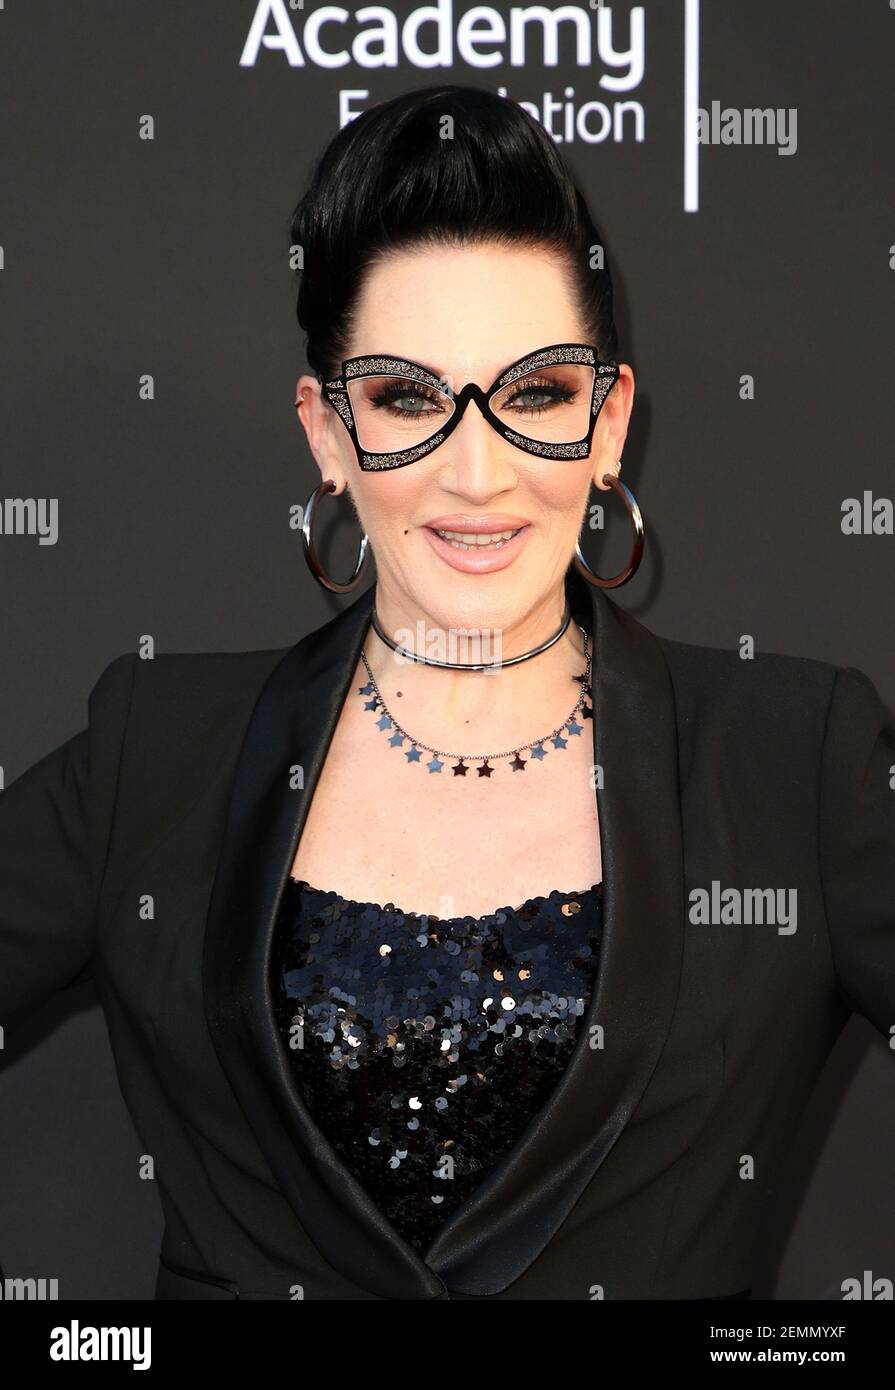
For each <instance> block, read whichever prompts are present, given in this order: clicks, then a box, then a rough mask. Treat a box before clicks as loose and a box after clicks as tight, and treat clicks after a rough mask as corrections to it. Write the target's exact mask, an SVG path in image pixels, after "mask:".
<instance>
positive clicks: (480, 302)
mask: <svg viewBox="0 0 895 1390" xmlns="http://www.w3.org/2000/svg"><path fill="white" fill-rule="evenodd" d="M291 240H292V243H293V245H300V246H301V247H302V250H303V260H304V268H303V270H302V272H301V274H300V289H299V298H298V313H299V319H300V322H301V324H302V327H303V328H304V329H305V331H306V332H307V335H308V360H309V363H310V366H311V369H312V370H311V372H310V373H309V374H308V375H306V376H303V377H302V378H301V379H300V381H299V382H298V389H297V393H296V404H297V408H298V415H299V419H300V420H301V423H302V425H303V427H304V429H305V431H306V434H307V438H308V442H309V444H310V448H311V451H312V453H313V456H314V459H315V461H316V464H317V467H318V468H319V471H320V475H321V481H320V484H319V486H318V488H317V489H316V491H315V493H314V494H313V496H312V499H311V501H310V502H309V505H308V507H307V508H306V511H305V516H304V543H305V548H306V555H307V558H308V561H309V564H310V567H311V571H312V573H313V574H314V575H315V576H316V578H318V579H319V580H320V582H322V583H324V584H325V585H326V586H327V587H329V588H332V589H336V590H341V591H343V592H351V591H352V590H353V589H355V588H357V586H358V581H359V580H360V579H361V578H362V577H363V576H365V574H366V571H367V568H368V565H369V558H370V556H369V550H372V553H373V555H374V556H375V560H376V581H375V584H374V585H373V586H372V587H368V588H367V589H365V590H364V591H363V592H360V590H359V589H358V593H359V596H354V597H353V598H352V599H351V600H350V601H349V603H348V605H347V606H346V607H344V608H343V609H342V611H341V612H339V613H338V615H337V616H335V617H333V618H332V619H331V620H330V621H329V622H327V623H326V624H325V625H324V626H323V627H321V628H319V629H318V630H317V631H315V632H312V633H311V634H310V635H308V636H307V637H305V638H303V639H302V640H301V641H300V642H298V643H297V644H296V645H295V646H293V647H290V648H289V649H287V650H285V651H283V650H276V651H262V652H247V653H244V654H236V655H224V654H214V655H209V656H196V655H190V656H162V657H160V658H157V659H156V660H154V661H152V662H142V661H139V660H138V659H137V658H136V657H135V656H133V655H124V656H121V657H119V658H118V659H117V660H116V661H114V662H112V664H111V665H110V666H109V668H108V669H107V670H106V671H105V672H104V673H103V675H102V677H101V678H100V680H99V682H98V684H97V686H96V687H95V689H94V691H93V693H92V696H91V702H90V723H89V728H88V729H86V730H85V731H84V732H83V733H82V734H80V735H78V736H77V737H76V738H74V739H72V740H71V741H70V742H69V743H68V744H66V745H64V746H63V747H62V748H60V749H58V750H57V751H56V752H55V753H53V754H51V755H50V756H49V757H48V758H46V759H44V761H43V762H42V763H39V764H38V765H37V766H36V767H34V768H32V769H31V770H30V771H29V772H28V773H27V774H26V775H25V776H23V777H22V778H20V779H19V781H18V782H17V783H15V785H14V786H13V787H12V788H11V789H10V790H9V791H8V792H7V793H6V796H5V799H4V801H3V803H2V837H0V854H2V864H0V870H2V872H0V882H2V884H3V890H2V892H3V913H2V931H0V1003H2V1015H3V1018H4V1020H6V1021H8V1020H10V1019H14V1018H17V1017H19V1016H21V1014H22V1013H23V1012H25V1011H26V1009H27V1008H29V1007H31V1006H32V1005H33V1004H34V1003H35V1002H36V1001H37V1000H38V999H39V998H41V997H42V996H44V995H46V994H47V993H48V992H49V991H50V990H52V989H53V988H58V987H61V986H62V985H64V984H65V983H66V982H68V981H69V980H70V979H72V978H73V977H74V976H75V975H77V974H78V973H79V972H83V971H84V970H86V969H88V968H91V966H92V970H93V973H94V976H95V979H96V983H97V988H98V991H99V994H100V997H101V1000H102V1003H103V1006H104V1009H105V1012H106V1016H107V1019H108V1022H109V1028H110V1034H111V1038H112V1044H113V1047H114V1049H115V1054H116V1060H117V1064H118V1069H119V1075H120V1077H121V1081H122V1086H123V1090H124V1093H125V1096H126V1098H127V1101H128V1105H129V1107H130V1109H131V1112H132V1114H133V1116H134V1120H135V1123H136V1124H137V1127H138V1129H139V1132H140V1134H141V1137H142V1139H143V1141H144V1143H145V1144H146V1146H147V1152H151V1153H152V1154H153V1156H154V1158H155V1164H156V1175H157V1177H158V1181H159V1190H160V1193H161V1197H162V1202H163V1206H164V1212H165V1219H166V1229H165V1237H164V1244H163V1250H162V1257H161V1264H160V1272H159V1279H158V1285H157V1297H159V1298H274V1299H276V1298H296V1297H304V1298H313V1299H337V1298H352V1299H353V1298H409V1299H436V1298H441V1299H444V1298H487V1297H498V1298H519V1299H532V1298H562V1299H595V1298H610V1299H622V1298H651V1299H669V1298H737V1297H739V1298H743V1297H748V1296H749V1292H750V1290H751V1288H752V1285H753V1280H754V1278H755V1274H756V1267H757V1266H756V1261H757V1259H758V1253H759V1247H758V1241H757V1235H756V1233H757V1230H758V1228H759V1217H760V1216H761V1214H762V1212H763V1210H764V1209H765V1207H766V1205H767V1203H768V1199H769V1198H770V1197H771V1196H772V1195H773V1193H774V1191H775V1184H776V1183H777V1180H778V1177H779V1174H780V1170H781V1165H782V1161H783V1158H784V1156H785V1154H786V1151H787V1149H788V1147H789V1145H790V1142H791V1140H792V1138H793V1135H794V1133H795V1131H796V1126H797V1123H798V1118H799V1114H800V1111H801V1109H802V1107H803V1105H804V1103H805V1101H806V1100H807V1097H808V1095H809V1093H810V1091H811V1088H812V1086H813V1084H814V1081H815V1079H816V1077H817V1075H818V1073H819V1072H820V1070H821V1068H822V1067H823V1064H824V1061H825V1059H826V1057H827V1055H828V1054H829V1052H830V1050H831V1048H832V1046H833V1044H834V1042H835V1040H836V1037H837V1034H838V1032H839V1031H840V1029H841V1028H842V1026H843V1024H844V1022H845V1021H846V1019H847V1018H848V1016H849V1013H850V1011H851V1010H853V1009H857V1010H859V1011H860V1012H861V1013H863V1014H864V1015H865V1016H866V1017H867V1018H869V1019H870V1020H871V1021H872V1022H873V1023H874V1024H875V1025H876V1027H878V1028H879V1029H880V1030H881V1031H882V1032H883V1033H884V1034H886V1035H888V1032H889V1029H890V1027H891V1026H892V1024H893V1023H895V908H893V903H895V810H893V809H892V808H893V799H892V796H891V791H890V789H889V768H890V765H891V764H893V763H895V736H893V728H892V723H891V720H890V718H889V716H888V713H887V711H886V709H885V707H884V706H883V704H882V702H881V701H880V699H879V696H878V695H877V693H876V690H875V689H874V687H873V685H872V683H871V682H870V681H869V680H868V678H867V677H866V676H865V675H863V674H862V673H861V672H860V671H856V670H854V669H850V668H849V669H842V668H837V667H833V666H830V665H827V664H825V663H822V662H817V661H811V660H806V659H798V658H790V657H785V656H777V655H767V654H766V655H759V656H757V657H756V658H755V659H754V660H753V661H748V662H745V661H741V660H740V659H739V657H738V655H736V654H735V653H732V652H726V651H720V650H714V649H710V648H706V647H700V646H695V645H692V644H688V643H681V642H675V641H671V640H669V639H665V638H661V637H658V636H656V635H654V634H653V633H651V632H650V631H649V630H648V629H646V628H645V627H644V626H642V625H641V624H640V623H638V622H636V621H635V620H634V619H633V618H631V617H630V616H628V615H627V614H626V613H625V612H624V610H623V609H621V608H620V607H618V606H617V605H615V604H614V603H613V602H612V601H611V600H610V599H609V598H608V597H607V595H606V594H605V592H604V589H605V588H606V587H611V586H613V585H616V584H617V583H620V582H623V580H624V579H625V578H626V577H628V576H629V575H630V573H633V571H634V569H635V568H636V564H637V561H638V559H639V553H640V548H641V543H642V540H641V529H642V528H641V521H640V514H639V511H638V509H637V505H636V502H635V501H634V498H633V496H632V495H631V493H630V492H629V491H628V490H627V489H626V488H625V487H624V486H623V485H622V484H621V483H620V481H619V480H618V477H617V474H618V469H619V466H620V460H621V456H622V452H623V448H624V443H625V437H626V431H627V426H628V420H629V418H630V414H631V409H632V404H633V394H634V390H633V388H634V381H633V374H632V372H631V370H630V367H629V366H627V365H626V364H624V363H621V364H619V363H618V361H617V360H616V357H615V353H616V350H617V348H616V334H615V329H614V325H613V307H612V285H611V280H610V276H609V272H608V271H607V270H606V269H604V268H601V267H602V261H601V259H600V257H599V256H598V255H596V251H597V248H599V247H600V244H601V239H600V236H599V233H598V231H597V228H596V227H595V225H594V223H593V222H592V220H591V217H590V214H589V212H588V210H587V206H586V204H585V202H584V200H583V198H582V197H581V195H580V193H579V192H578V191H577V189H576V187H575V185H574V183H573V181H572V179H571V176H570V174H569V172H568V171H567V170H566V168H565V167H564V165H563V163H562V161H561V159H560V156H559V154H558V152H557V150H556V147H555V145H554V144H553V142H552V141H551V140H550V139H549V138H548V137H547V136H546V135H545V134H544V132H543V131H542V130H541V128H540V127H539V126H538V125H537V124H536V123H535V122H534V121H533V120H531V119H530V118H529V117H528V116H527V115H526V114H525V113H524V112H523V111H522V110H521V108H519V107H517V106H515V105H513V104H512V103H509V102H506V101H504V100H502V99H501V98H498V97H494V96H491V95H489V94H488V93H485V92H480V91H476V90H474V89H465V88H456V87H448V88H435V89H429V90H426V91H422V92H413V93H410V94H408V95H404V96H401V97H399V98H397V99H395V100H392V101H388V102H385V103H383V104H382V105H380V106H377V107H375V108H373V109H372V110H370V111H368V112H367V113H366V114H365V115H363V116H361V117H360V118H359V119H357V120H356V121H354V122H353V123H352V124H350V125H349V126H348V127H346V128H345V129H344V130H343V131H341V132H340V134H339V135H337V136H336V137H335V139H334V140H333V141H332V143H331V145H330V146H329V148H328V149H327V151H326V152H325V154H324V156H323V158H322V160H321V161H320V163H319V164H318V166H317V168H316V169H315V171H314V174H313V177H312V179H311V182H310V185H309V187H308V189H307V191H306V193H305V195H304V196H303V198H302V199H301V201H300V203H299V205H298V207H297V208H296V210H295V214H294V217H293V221H292V227H291ZM592 487H594V488H596V489H597V496H598V497H599V500H600V501H602V502H608V501H612V502H613V503H615V504H618V502H619V500H620V501H621V502H624V504H625V506H626V507H627V508H628V511H629V513H630V517H631V522H632V528H633V534H634V547H633V551H632V558H631V561H630V563H629V565H628V566H627V567H626V569H625V570H624V571H623V572H622V573H621V574H620V575H618V576H609V577H608V578H600V577H598V576H596V575H595V574H594V573H593V572H592V571H591V570H590V569H589V567H588V566H587V564H586V562H585V561H584V559H583V556H582V555H581V553H580V551H579V550H578V544H577V542H578V536H579V533H580V530H581V527H582V524H583V522H584V520H585V518H586V517H587V516H588V515H589V514H590V508H591V506H592V505H593V502H592V500H591V498H592V494H591V488H592ZM343 492H344V493H347V494H348V497H349V499H350V501H351V503H352V505H353V507H354V510H355V512H356V516H357V519H358V522H359V525H360V527H361V530H362V532H363V535H364V539H363V541H362V544H361V547H360V552H359V557H358V564H357V566H356V569H355V574H354V575H353V576H352V577H351V579H350V580H347V581H345V582H344V583H340V582H339V581H338V580H336V579H333V578H332V577H331V576H329V575H328V574H327V572H326V570H325V568H324V567H323V564H322V562H321V557H320V554H319V550H318V546H317V523H318V520H319V513H318V511H317V508H318V507H319V506H320V504H321V501H322V500H323V499H324V498H327V497H328V496H329V494H330V493H335V494H337V495H340V494H342V493H343ZM368 548H369V550H368ZM48 870H49V872H48ZM756 885H758V887H756ZM147 919H148V920H147ZM853 1273H854V1271H852V1270H850V1269H843V1271H842V1276H843V1279H845V1278H846V1277H847V1276H849V1275H850V1274H853Z"/></svg>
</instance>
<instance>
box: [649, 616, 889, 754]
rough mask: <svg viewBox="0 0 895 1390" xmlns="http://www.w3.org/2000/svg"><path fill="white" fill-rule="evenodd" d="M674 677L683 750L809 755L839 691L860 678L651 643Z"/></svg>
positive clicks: (775, 656)
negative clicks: (708, 745) (701, 743)
mask: <svg viewBox="0 0 895 1390" xmlns="http://www.w3.org/2000/svg"><path fill="white" fill-rule="evenodd" d="M656 640H657V642H658V643H659V647H660V649H661V652H662V655H663V657H664V659H665V664H666V667H667V669H668V672H669V675H670V677H671V683H672V687H673V691H674V701H675V708H676V715H677V722H678V729H679V734H680V738H681V742H682V743H684V744H685V743H688V742H689V743H690V744H693V743H694V742H695V741H697V740H705V739H709V740H711V741H713V742H714V743H715V744H716V745H717V746H718V747H720V746H721V745H722V744H724V743H725V742H726V743H727V744H728V746H729V745H730V744H738V745H740V746H748V747H751V748H753V749H754V750H755V751H756V752H758V751H759V750H770V751H773V752H774V753H775V754H776V755H780V756H785V755H786V754H787V752H791V753H795V751H796V750H797V749H801V750H803V751H804V752H805V753H807V754H809V755H812V756H813V754H814V753H816V752H817V750H818V749H819V747H820V746H821V745H822V743H823V740H824V736H825V731H826V728H827V723H828V719H829V714H830V709H831V705H832V702H833V698H834V693H835V692H836V690H837V687H838V686H839V685H840V683H841V682H843V681H850V680H852V679H857V680H859V681H861V680H863V681H865V682H867V683H868V684H869V683H870V682H869V678H868V677H867V676H865V675H864V673H863V672H860V671H856V670H855V669H854V668H851V667H848V668H846V667H841V666H837V665H836V664H835V663H833V662H829V661H821V660H819V659H817V658H815V657H805V656H790V655H787V654H786V653H783V652H774V651H761V650H756V651H753V652H751V653H749V652H746V651H745V649H744V651H743V652H742V653H741V651H740V649H739V648H721V647H710V646H704V645H701V644H698V643H692V642H680V641H677V640H675V639H673V638H669V637H664V636H658V635H657V637H656Z"/></svg>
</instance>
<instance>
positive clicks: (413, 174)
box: [290, 86, 618, 380]
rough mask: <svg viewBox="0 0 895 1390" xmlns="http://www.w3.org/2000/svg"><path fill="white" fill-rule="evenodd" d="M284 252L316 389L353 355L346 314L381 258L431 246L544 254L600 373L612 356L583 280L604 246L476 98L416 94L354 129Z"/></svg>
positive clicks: (534, 139) (511, 111)
mask: <svg viewBox="0 0 895 1390" xmlns="http://www.w3.org/2000/svg"><path fill="white" fill-rule="evenodd" d="M446 116H450V117H452V118H453V129H452V138H449V139H445V138H442V131H444V130H449V129H450V127H449V126H446V125H445V122H444V118H445V117H446ZM290 239H291V244H292V245H293V246H300V247H301V248H302V251H303V262H304V266H303V269H300V270H298V271H297V272H296V274H297V277H298V303H297V308H296V314H297V317H298V322H299V324H300V325H301V327H302V328H303V329H304V331H305V333H306V334H307V358H308V363H309V365H310V367H311V370H312V371H313V372H315V373H316V374H317V376H318V378H320V379H321V380H322V379H323V378H324V377H326V378H327V379H332V377H334V376H337V375H338V373H339V372H340V371H341V364H342V360H343V358H345V357H346V356H348V355H349V354H348V350H347V344H348V342H349V340H350V336H351V329H352V314H353V312H354V309H355V306H356V304H357V300H358V296H359V293H360V290H361V288H362V285H363V281H364V276H365V275H366V273H367V272H368V271H369V270H370V269H371V268H372V266H373V264H374V263H375V261H376V259H377V257H378V256H379V255H381V254H383V253H386V252H389V251H395V250H399V249H407V248H410V247H413V246H418V245H424V244H435V243H438V242H447V243H454V244H461V243H466V244H470V243H475V242H478V241H483V240H494V241H497V242H503V243H504V244H505V245H508V246H512V245H515V246H545V247H547V248H548V249H550V250H553V251H554V252H555V253H556V254H558V255H560V256H561V257H563V260H564V263H565V265H566V266H567V270H568V273H569V275H570V277H571V280H570V284H571V286H572V288H573V291H574V293H575V296H576V301H577V303H578V305H579V308H580V311H581V313H582V316H583V319H584V323H585V325H586V327H587V331H588V340H589V341H590V342H592V343H593V344H594V345H595V346H596V347H598V348H599V350H600V352H599V355H600V360H601V361H606V360H607V359H608V358H610V357H615V356H616V355H617V345H618V336H617V334H616V330H615V322H614V319H613V307H612V278H611V276H610V273H609V270H608V268H602V269H591V260H592V257H593V254H594V247H597V246H602V239H601V237H600V234H599V232H598V231H597V228H596V226H595V225H594V222H593V220H592V218H591V215H590V212H589V211H588V207H587V203H586V202H585V200H584V197H583V196H582V194H581V192H580V191H579V189H578V187H577V185H576V183H575V181H574V179H573V178H572V175H571V174H570V172H569V170H568V169H567V167H566V165H565V163H564V162H563V160H562V158H561V156H560V154H559V151H558V150H557V148H556V144H555V143H554V141H553V139H552V138H551V136H549V135H548V134H547V132H546V131H545V130H544V129H543V127H542V126H540V125H539V124H538V122H537V121H536V120H534V118H533V117H531V116H529V115H528V113H527V112H526V111H524V110H523V108H522V107H521V106H519V105H517V103H516V102H514V101H510V100H508V99H507V98H506V97H500V96H497V95H496V94H495V93H493V92H489V91H486V90H484V89H482V88H478V87H460V86H434V87H424V88H421V89H418V90H416V91H412V92H406V93H404V94H402V95H401V96H397V97H392V98H391V99H390V100H389V101H383V102H381V103H379V104H378V105H376V106H373V107H371V108H370V109H369V110H367V111H365V112H364V113H363V114H362V115H360V116H357V117H356V118H355V119H354V120H352V121H350V122H349V123H348V125H346V126H344V127H343V128H342V129H341V130H340V131H339V132H338V134H337V135H335V136H334V137H333V139H332V140H331V141H330V143H329V144H328V145H327V147H326V149H325V150H324V152H323V154H322V155H321V156H320V158H319V160H318V161H317V163H316V165H315V167H314V169H313V172H312V174H311V178H310V181H309V184H308V187H307V189H306V191H305V193H304V194H303V196H302V197H301V199H300V201H299V203H298V205H297V207H296V208H295V211H294V212H293V214H292V216H291V222H290ZM604 267H605V256H604Z"/></svg>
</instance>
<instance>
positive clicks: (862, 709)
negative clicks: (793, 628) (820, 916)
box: [819, 666, 895, 1042]
mask: <svg viewBox="0 0 895 1390" xmlns="http://www.w3.org/2000/svg"><path fill="white" fill-rule="evenodd" d="M819 838H820V865H821V878H822V883H823V892H824V900H825V903H826V911H827V922H828V926H829V933H830V941H831V946H832V952H833V963H834V966H835V969H836V973H837V976H838V980H839V985H840V988H841V991H842V994H843V995H844V997H845V999H846V1001H847V1002H848V1004H849V1005H850V1006H851V1008H852V1009H853V1010H855V1011H857V1012H858V1013H860V1014H863V1016H864V1017H865V1018H867V1019H869V1021H870V1022H871V1023H872V1024H874V1026H875V1027H876V1028H878V1029H879V1031H880V1032H881V1033H882V1034H883V1035H884V1036H885V1038H886V1039H887V1040H888V1041H890V1042H891V1040H892V1038H893V1037H895V1032H893V1029H895V726H893V720H892V715H891V712H890V711H889V710H888V709H887V707H886V706H885V705H884V704H883V701H882V700H881V699H880V696H879V694H878V692H877V690H876V687H875V685H874V684H873V682H872V681H871V680H870V678H869V677H868V676H867V675H865V674H864V672H863V671H859V670H856V669H855V668H854V667H851V666H849V667H840V668H837V670H836V675H835V678H834V682H833V692H832V696H831V699H830V707H829V711H828V715H827V727H826V733H825V737H824V743H823V751H822V755H821V789H820V837H819Z"/></svg>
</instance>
